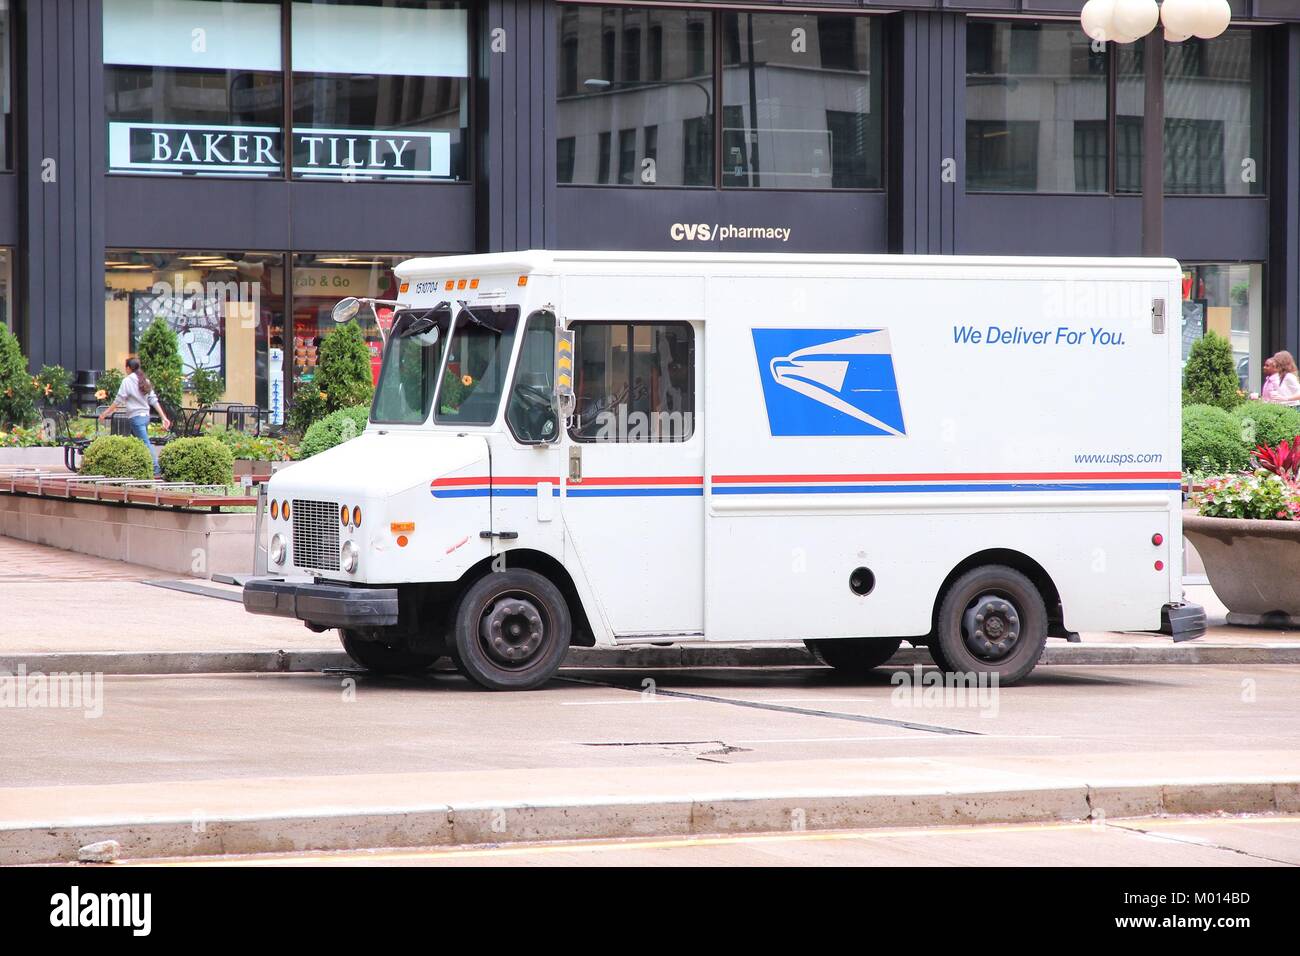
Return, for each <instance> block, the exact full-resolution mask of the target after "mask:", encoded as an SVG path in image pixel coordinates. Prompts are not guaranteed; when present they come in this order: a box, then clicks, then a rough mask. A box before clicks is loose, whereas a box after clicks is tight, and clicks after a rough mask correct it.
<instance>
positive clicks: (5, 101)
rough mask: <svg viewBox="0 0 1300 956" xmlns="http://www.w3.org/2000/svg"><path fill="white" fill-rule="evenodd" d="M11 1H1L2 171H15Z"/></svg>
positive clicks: (0, 117) (0, 91)
mask: <svg viewBox="0 0 1300 956" xmlns="http://www.w3.org/2000/svg"><path fill="white" fill-rule="evenodd" d="M9 6H10V5H9V0H0V169H13V162H14V157H13V139H14V114H13V106H12V93H11V91H12V89H13V87H12V86H11V84H10V78H9V73H10V70H11V68H12V67H11V64H10V62H9V50H10V47H11V45H12V37H13V34H12V33H11V32H10V31H11V29H12V28H11V26H10V23H11V19H10V16H9Z"/></svg>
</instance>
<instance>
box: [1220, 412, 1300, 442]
mask: <svg viewBox="0 0 1300 956" xmlns="http://www.w3.org/2000/svg"><path fill="white" fill-rule="evenodd" d="M1232 417H1233V419H1234V420H1235V421H1236V422H1237V429H1238V434H1239V435H1240V436H1241V441H1242V443H1243V444H1244V445H1245V446H1246V448H1247V450H1253V449H1254V448H1255V446H1256V445H1268V446H1269V447H1275V446H1276V445H1278V444H1279V443H1281V442H1283V441H1291V440H1292V439H1293V438H1295V437H1296V436H1297V435H1300V411H1297V410H1296V409H1294V408H1290V407H1288V406H1286V405H1273V404H1271V403H1269V402H1243V403H1242V404H1240V405H1238V406H1237V407H1236V408H1234V409H1233V410H1232Z"/></svg>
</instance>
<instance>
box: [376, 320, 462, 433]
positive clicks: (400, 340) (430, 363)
mask: <svg viewBox="0 0 1300 956" xmlns="http://www.w3.org/2000/svg"><path fill="white" fill-rule="evenodd" d="M450 327H451V309H450V308H449V307H447V306H446V305H442V306H437V307H435V308H432V309H427V310H424V311H418V312H417V311H406V312H403V313H402V314H400V315H399V316H398V317H397V319H396V320H395V321H394V322H393V330H392V332H391V334H390V335H389V338H388V352H387V354H386V355H385V356H384V365H383V369H382V371H381V372H380V374H379V385H378V387H376V389H375V400H374V404H373V405H372V406H371V408H370V420H371V421H374V422H379V423H383V424H393V425H419V424H422V423H423V422H424V421H426V420H427V419H428V417H429V409H430V407H431V406H432V405H433V386H434V383H435V382H436V381H437V374H438V368H439V367H440V366H441V365H442V352H443V349H444V348H446V344H447V337H448V335H447V334H448V330H449V329H450Z"/></svg>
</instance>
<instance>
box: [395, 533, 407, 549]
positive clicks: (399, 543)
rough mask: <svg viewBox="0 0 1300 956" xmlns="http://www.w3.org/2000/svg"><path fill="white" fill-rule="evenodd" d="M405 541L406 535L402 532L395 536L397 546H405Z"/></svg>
mask: <svg viewBox="0 0 1300 956" xmlns="http://www.w3.org/2000/svg"><path fill="white" fill-rule="evenodd" d="M407 543H408V541H407V537H406V535H404V534H399V535H398V536H397V546H398V547H399V548H404V547H406V545H407Z"/></svg>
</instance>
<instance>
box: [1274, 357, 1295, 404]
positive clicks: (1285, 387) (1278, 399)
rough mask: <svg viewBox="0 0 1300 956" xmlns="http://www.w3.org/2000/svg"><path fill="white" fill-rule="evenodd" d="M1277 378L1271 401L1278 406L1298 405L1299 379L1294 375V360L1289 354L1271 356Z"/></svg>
mask: <svg viewBox="0 0 1300 956" xmlns="http://www.w3.org/2000/svg"><path fill="white" fill-rule="evenodd" d="M1273 364H1274V365H1276V366H1277V375H1278V378H1279V382H1278V386H1277V391H1275V392H1274V393H1273V398H1272V401H1273V402H1274V403H1276V404H1278V405H1290V406H1292V407H1294V406H1296V405H1300V377H1298V376H1297V374H1296V367H1295V359H1294V358H1293V357H1292V356H1291V353H1290V352H1285V351H1283V352H1278V353H1277V354H1276V355H1274V356H1273Z"/></svg>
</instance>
